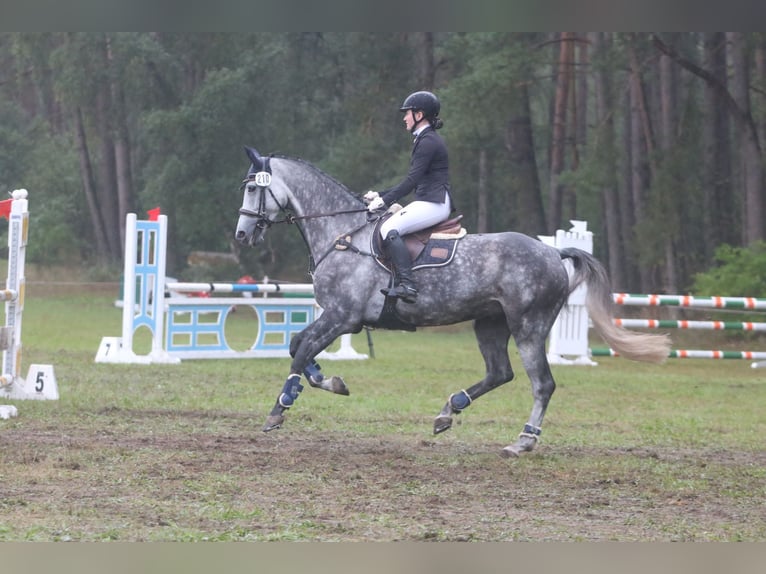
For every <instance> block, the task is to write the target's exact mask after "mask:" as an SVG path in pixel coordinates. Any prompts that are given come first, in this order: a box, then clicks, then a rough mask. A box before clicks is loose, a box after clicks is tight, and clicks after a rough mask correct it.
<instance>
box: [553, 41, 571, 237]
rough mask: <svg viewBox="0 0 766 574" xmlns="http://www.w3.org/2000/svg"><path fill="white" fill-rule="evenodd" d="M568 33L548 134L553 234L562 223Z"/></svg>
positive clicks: (568, 55)
mask: <svg viewBox="0 0 766 574" xmlns="http://www.w3.org/2000/svg"><path fill="white" fill-rule="evenodd" d="M571 36H572V33H571V32H562V33H561V38H560V40H561V42H560V48H559V61H558V72H557V74H556V94H555V98H554V106H553V130H552V135H551V169H550V189H549V192H548V232H549V233H556V230H557V229H559V227H560V226H561V224H562V208H563V194H564V190H563V187H562V186H561V184H560V183H559V176H560V175H561V173H562V172H563V171H564V160H565V152H566V135H567V129H566V128H567V106H568V102H569V83H570V79H571V74H570V71H571V67H572V41H571Z"/></svg>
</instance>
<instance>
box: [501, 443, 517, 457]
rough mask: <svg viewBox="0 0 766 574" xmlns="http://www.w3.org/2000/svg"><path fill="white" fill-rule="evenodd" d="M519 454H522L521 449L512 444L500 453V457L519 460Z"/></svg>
mask: <svg viewBox="0 0 766 574" xmlns="http://www.w3.org/2000/svg"><path fill="white" fill-rule="evenodd" d="M519 454H521V451H520V450H519V447H518V446H517V445H515V444H512V445H511V446H507V447H505V448H504V449H503V450H501V451H500V456H502V457H503V458H519Z"/></svg>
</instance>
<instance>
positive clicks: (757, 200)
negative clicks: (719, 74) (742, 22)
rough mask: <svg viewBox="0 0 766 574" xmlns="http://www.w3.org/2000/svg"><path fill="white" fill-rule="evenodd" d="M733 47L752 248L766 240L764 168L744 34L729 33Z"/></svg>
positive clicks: (747, 231) (745, 215) (747, 240)
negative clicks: (754, 112)
mask: <svg viewBox="0 0 766 574" xmlns="http://www.w3.org/2000/svg"><path fill="white" fill-rule="evenodd" d="M726 35H727V39H728V43H729V45H730V47H731V66H732V92H733V93H732V95H733V97H734V100H735V101H736V102H737V105H738V106H739V108H740V110H742V115H743V116H744V117H745V118H746V119H745V121H744V122H743V123H742V124H740V125H738V126H737V132H738V134H737V136H738V138H739V141H740V144H741V146H742V162H741V173H742V184H743V185H744V189H745V202H744V205H743V209H744V212H743V217H742V220H743V222H744V224H745V226H744V229H743V231H744V235H743V238H742V239H743V242H744V243H745V245H750V244H752V243H753V242H755V241H759V240H762V239H764V226H763V217H764V215H763V205H764V201H763V165H762V160H761V150H760V145H759V142H758V133H757V129H756V127H755V122H753V119H752V115H751V110H750V93H749V89H750V62H749V60H750V59H749V57H748V54H747V50H746V46H745V44H746V39H745V33H744V32H727V33H726Z"/></svg>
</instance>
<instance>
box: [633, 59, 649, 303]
mask: <svg viewBox="0 0 766 574" xmlns="http://www.w3.org/2000/svg"><path fill="white" fill-rule="evenodd" d="M630 53H631V72H630V117H631V126H630V133H631V139H630V157H631V169H630V172H631V187H630V189H631V197H632V199H633V208H634V212H635V229H636V230H638V229H640V228H641V226H642V225H643V224H644V223H645V222H644V216H645V211H646V209H645V205H644V203H645V201H646V195H647V190H648V188H649V170H648V168H649V164H648V156H649V155H651V153H652V151H653V144H652V142H653V138H652V134H651V127H650V125H649V123H648V113H647V109H646V98H645V96H644V86H643V82H642V80H641V71H640V69H639V66H638V61H637V58H636V54H635V52H634V50H633V47H632V46H631V49H630ZM634 237H635V239H636V240H637V241H641V234H640V233H638V234H637V233H634ZM637 264H638V274H639V278H640V284H641V292H642V293H650V292H652V291H653V289H652V283H651V270H650V269H649V265H648V262H647V261H646V257H639V258H638V260H637Z"/></svg>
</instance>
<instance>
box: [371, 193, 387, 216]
mask: <svg viewBox="0 0 766 574" xmlns="http://www.w3.org/2000/svg"><path fill="white" fill-rule="evenodd" d="M385 206H386V202H385V201H383V198H382V197H380V196H378V197H376V198H374V199H373V200H372V201H371V202H370V204H369V205H368V206H367V211H370V212H374V211H378V210H379V209H382V208H384V207H385Z"/></svg>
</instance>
